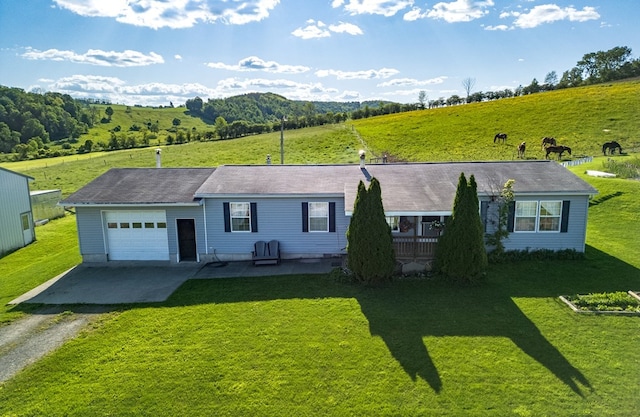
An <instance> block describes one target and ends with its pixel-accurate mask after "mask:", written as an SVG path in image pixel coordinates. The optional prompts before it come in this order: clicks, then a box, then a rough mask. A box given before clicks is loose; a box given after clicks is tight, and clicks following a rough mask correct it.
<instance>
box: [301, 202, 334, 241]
mask: <svg viewBox="0 0 640 417" xmlns="http://www.w3.org/2000/svg"><path fill="white" fill-rule="evenodd" d="M316 204H317V205H322V206H323V208H324V211H325V214H324V215H322V216H317V215H316V216H314V215H312V212H313V208H312V206H314V205H316ZM329 211H330V209H329V202H328V201H310V202H309V217H308V219H307V221H308V230H309V233H329ZM312 219H326V227H325V228H324V229H317V230H316V229H314V228H313V227H312V222H311V221H312Z"/></svg>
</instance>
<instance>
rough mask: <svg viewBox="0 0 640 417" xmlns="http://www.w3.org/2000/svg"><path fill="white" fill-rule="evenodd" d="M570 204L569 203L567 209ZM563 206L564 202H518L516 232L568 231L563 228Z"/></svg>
mask: <svg viewBox="0 0 640 417" xmlns="http://www.w3.org/2000/svg"><path fill="white" fill-rule="evenodd" d="M568 204H569V203H568V202H567V208H568ZM562 205H563V203H562V201H540V202H538V201H516V209H515V223H514V231H516V232H560V231H566V230H564V228H561V225H562V222H563V220H562V216H563V207H562ZM561 229H562V230H561Z"/></svg>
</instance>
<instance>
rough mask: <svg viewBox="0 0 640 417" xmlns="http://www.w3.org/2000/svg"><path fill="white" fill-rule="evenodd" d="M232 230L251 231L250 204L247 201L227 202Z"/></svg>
mask: <svg viewBox="0 0 640 417" xmlns="http://www.w3.org/2000/svg"><path fill="white" fill-rule="evenodd" d="M229 215H230V218H231V231H232V232H250V231H251V206H250V205H249V203H229Z"/></svg>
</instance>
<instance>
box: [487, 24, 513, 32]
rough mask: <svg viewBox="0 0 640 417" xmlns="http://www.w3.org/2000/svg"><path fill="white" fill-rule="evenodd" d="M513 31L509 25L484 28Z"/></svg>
mask: <svg viewBox="0 0 640 417" xmlns="http://www.w3.org/2000/svg"><path fill="white" fill-rule="evenodd" d="M511 29H513V28H512V27H509V26H507V25H496V26H492V25H488V26H485V27H484V30H502V31H505V30H511Z"/></svg>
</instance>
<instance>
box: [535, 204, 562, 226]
mask: <svg viewBox="0 0 640 417" xmlns="http://www.w3.org/2000/svg"><path fill="white" fill-rule="evenodd" d="M561 216H562V201H541V202H540V222H539V225H538V230H539V231H541V232H559V231H560V218H561Z"/></svg>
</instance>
